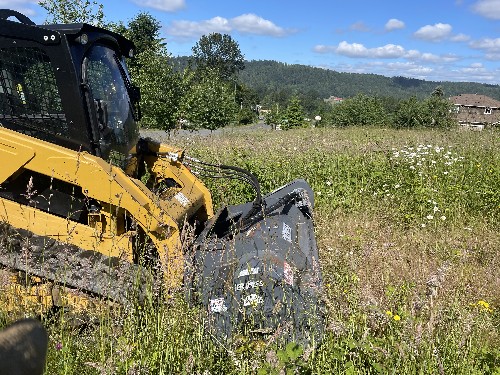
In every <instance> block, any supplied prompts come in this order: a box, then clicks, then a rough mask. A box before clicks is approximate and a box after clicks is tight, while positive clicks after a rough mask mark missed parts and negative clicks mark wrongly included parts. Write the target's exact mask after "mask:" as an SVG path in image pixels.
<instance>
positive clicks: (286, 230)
mask: <svg viewBox="0 0 500 375" xmlns="http://www.w3.org/2000/svg"><path fill="white" fill-rule="evenodd" d="M281 234H282V236H283V239H284V240H285V241H288V242H292V228H291V227H290V226H289V225H287V224H286V223H283V230H282V232H281Z"/></svg>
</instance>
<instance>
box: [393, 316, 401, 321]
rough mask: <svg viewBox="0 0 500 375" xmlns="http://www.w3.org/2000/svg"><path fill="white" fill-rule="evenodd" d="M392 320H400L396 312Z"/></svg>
mask: <svg viewBox="0 0 500 375" xmlns="http://www.w3.org/2000/svg"><path fill="white" fill-rule="evenodd" d="M394 320H395V321H396V322H399V321H400V320H401V317H400V316H399V315H398V314H396V315H394Z"/></svg>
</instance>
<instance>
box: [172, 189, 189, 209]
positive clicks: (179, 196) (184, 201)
mask: <svg viewBox="0 0 500 375" xmlns="http://www.w3.org/2000/svg"><path fill="white" fill-rule="evenodd" d="M174 198H175V199H177V200H178V201H179V203H180V204H182V206H183V207H186V206H189V204H190V203H191V202H190V201H189V199H187V197H186V196H185V195H184V194H183V193H182V191H179V192H178V193H177V194H175V195H174Z"/></svg>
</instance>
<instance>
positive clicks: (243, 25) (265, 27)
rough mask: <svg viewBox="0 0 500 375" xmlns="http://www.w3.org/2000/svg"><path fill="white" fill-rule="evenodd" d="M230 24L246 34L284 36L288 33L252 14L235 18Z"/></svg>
mask: <svg viewBox="0 0 500 375" xmlns="http://www.w3.org/2000/svg"><path fill="white" fill-rule="evenodd" d="M230 23H231V26H232V27H233V28H234V29H235V30H237V31H239V32H240V33H245V34H259V35H271V36H283V35H285V34H286V33H287V32H286V30H284V29H283V28H281V27H279V26H276V25H275V24H274V23H272V22H271V21H269V20H266V19H264V18H262V17H259V16H257V15H255V14H251V13H250V14H243V15H241V16H238V17H235V18H233V19H231V21H230Z"/></svg>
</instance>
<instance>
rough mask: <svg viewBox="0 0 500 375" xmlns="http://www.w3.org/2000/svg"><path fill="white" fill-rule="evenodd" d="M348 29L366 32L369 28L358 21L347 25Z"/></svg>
mask: <svg viewBox="0 0 500 375" xmlns="http://www.w3.org/2000/svg"><path fill="white" fill-rule="evenodd" d="M349 29H350V30H354V31H361V32H368V31H370V28H369V27H368V26H366V24H365V23H364V22H363V21H358V22H355V23H353V24H352V25H351V26H349Z"/></svg>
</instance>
